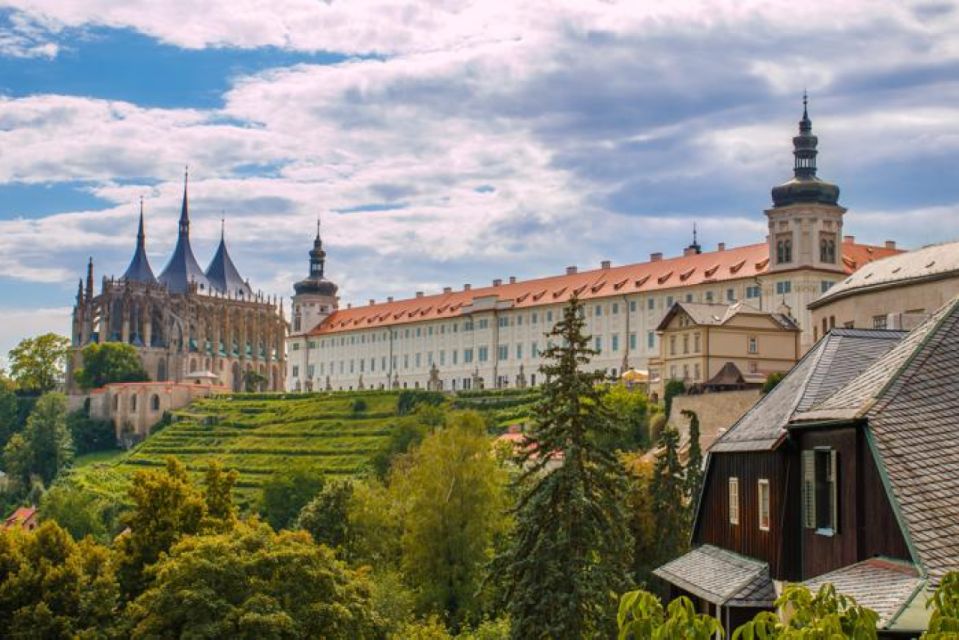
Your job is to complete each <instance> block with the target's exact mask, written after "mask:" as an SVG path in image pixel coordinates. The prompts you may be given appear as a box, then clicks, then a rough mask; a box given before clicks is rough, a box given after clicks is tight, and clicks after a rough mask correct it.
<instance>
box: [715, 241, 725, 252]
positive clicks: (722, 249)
mask: <svg viewBox="0 0 959 640" xmlns="http://www.w3.org/2000/svg"><path fill="white" fill-rule="evenodd" d="M725 250H726V243H725V242H720V243H719V247H718V248H717V249H716V251H725Z"/></svg>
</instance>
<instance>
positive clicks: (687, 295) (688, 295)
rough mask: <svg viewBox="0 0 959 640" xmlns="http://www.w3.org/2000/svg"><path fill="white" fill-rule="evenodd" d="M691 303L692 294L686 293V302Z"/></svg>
mask: <svg viewBox="0 0 959 640" xmlns="http://www.w3.org/2000/svg"><path fill="white" fill-rule="evenodd" d="M692 301H693V294H691V293H687V294H686V302H692Z"/></svg>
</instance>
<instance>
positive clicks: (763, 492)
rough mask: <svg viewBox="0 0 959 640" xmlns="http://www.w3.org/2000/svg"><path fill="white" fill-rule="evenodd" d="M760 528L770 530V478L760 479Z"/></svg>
mask: <svg viewBox="0 0 959 640" xmlns="http://www.w3.org/2000/svg"><path fill="white" fill-rule="evenodd" d="M759 530H760V531H769V480H766V479H765V478H763V479H761V480H760V481H759Z"/></svg>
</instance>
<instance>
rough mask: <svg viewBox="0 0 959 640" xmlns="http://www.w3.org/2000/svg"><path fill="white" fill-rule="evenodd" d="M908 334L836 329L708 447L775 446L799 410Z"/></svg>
mask: <svg viewBox="0 0 959 640" xmlns="http://www.w3.org/2000/svg"><path fill="white" fill-rule="evenodd" d="M905 335H906V333H905V332H904V331H886V330H864V329H833V330H832V331H830V332H829V333H828V334H827V335H826V336H825V337H824V338H822V339H821V340H820V341H819V342H817V343H816V344H815V346H813V348H812V349H810V350H809V352H808V353H806V355H805V356H803V358H802V359H801V360H800V361H799V362H798V363H797V364H796V366H794V367H793V368H792V369H791V370H790V371H789V373H787V374H786V376H785V377H784V378H783V379H782V381H781V382H780V383H779V384H778V385H776V387H775V388H774V389H773V390H772V391H770V392H769V393H768V394H766V395H765V396H763V398H762V399H760V400H759V402H757V403H756V404H755V406H753V408H752V409H750V410H749V411H748V412H747V413H746V415H744V416H743V417H742V418H740V419H739V420H738V421H737V422H736V424H734V425H733V426H732V427H730V428H729V430H728V431H727V432H726V433H724V434H723V435H722V437H720V438H719V439H718V440H717V441H716V442H715V443H714V444H713V446H712V447H710V448H709V451H710V452H723V451H767V450H770V449H774V448H776V447H777V446H778V445H779V443H780V441H781V440H782V439H783V437H784V436H785V434H786V425H787V424H788V423H789V421H790V420H791V419H792V418H793V416H794V415H795V414H796V413H797V412H799V411H802V410H804V409H807V408H809V407H811V406H812V405H814V404H815V403H816V402H818V401H820V400H822V399H823V398H827V397H829V395H830V394H832V392H833V391H835V390H836V389H837V388H838V387H840V386H842V385H843V384H845V383H846V382H848V381H849V380H851V379H853V378H854V377H855V376H856V375H857V374H859V373H860V372H862V371H863V370H865V369H866V368H867V367H868V366H869V365H871V364H872V363H873V362H875V361H876V360H877V359H878V358H879V357H880V356H882V355H883V354H884V353H886V352H887V351H889V350H890V349H892V348H893V346H894V345H895V344H896V343H897V342H899V340H901V339H902V338H903V336H905Z"/></svg>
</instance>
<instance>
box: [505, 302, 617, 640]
mask: <svg viewBox="0 0 959 640" xmlns="http://www.w3.org/2000/svg"><path fill="white" fill-rule="evenodd" d="M581 309H582V306H581V304H580V303H579V302H578V300H576V299H575V298H573V299H572V300H571V301H570V303H569V304H568V305H567V307H566V308H565V309H564V311H563V317H562V319H561V320H560V322H559V323H558V324H557V325H556V326H555V327H554V328H553V329H552V331H550V332H549V334H547V335H548V337H549V338H550V344H551V346H550V347H549V348H547V349H546V350H545V351H544V352H543V354H542V356H543V359H544V361H545V363H546V364H544V365H543V367H542V368H541V373H542V374H543V376H544V378H545V379H546V383H545V384H544V385H543V386H542V388H541V396H542V399H541V400H540V402H539V403H538V404H537V405H536V409H535V415H534V420H533V424H532V427H531V429H530V430H529V432H528V433H527V437H526V439H525V441H524V443H523V446H522V449H521V452H520V454H519V459H518V462H519V464H520V465H521V466H522V467H524V468H525V469H526V471H525V473H524V474H523V475H522V476H521V477H520V479H519V485H520V487H521V490H522V495H521V497H520V499H519V502H518V504H517V508H516V516H517V526H516V533H515V536H514V540H513V543H512V546H511V548H510V550H509V551H508V553H507V554H506V555H505V556H504V558H503V562H504V563H505V573H506V584H507V588H506V593H505V595H506V598H507V601H508V610H509V613H510V618H511V625H512V627H511V636H512V637H513V638H533V637H554V638H590V637H595V636H605V635H608V634H609V632H610V630H611V629H610V627H611V622H612V620H613V617H614V611H615V604H616V603H615V600H614V599H613V598H611V597H610V594H612V593H617V592H619V591H621V590H622V589H623V586H624V585H625V584H626V582H627V580H628V579H627V571H628V566H629V552H630V550H631V546H632V545H631V543H630V540H629V531H628V529H627V528H626V525H625V522H626V518H625V514H624V513H623V508H622V507H623V496H624V494H625V489H626V478H625V470H624V469H623V466H622V465H621V464H620V462H619V460H618V459H617V457H616V455H615V453H614V452H613V451H612V450H611V449H610V448H608V446H603V443H604V442H609V441H610V440H612V439H613V438H612V437H611V436H615V431H616V428H617V426H616V424H615V423H614V421H613V420H612V418H611V416H610V414H609V411H608V409H607V408H606V406H605V405H604V404H603V399H602V391H601V389H600V388H599V387H598V386H597V385H599V384H600V383H601V382H602V380H603V378H604V374H603V372H602V371H587V370H585V369H586V367H587V366H588V365H589V362H590V358H591V357H592V356H593V355H595V352H594V351H593V350H592V349H591V348H590V347H589V342H590V337H589V336H587V335H586V334H584V332H583V328H584V320H583V318H582V315H581V313H580V312H581ZM558 456H561V464H559V465H553V464H551V463H552V462H553V461H554V458H555V457H558Z"/></svg>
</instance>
